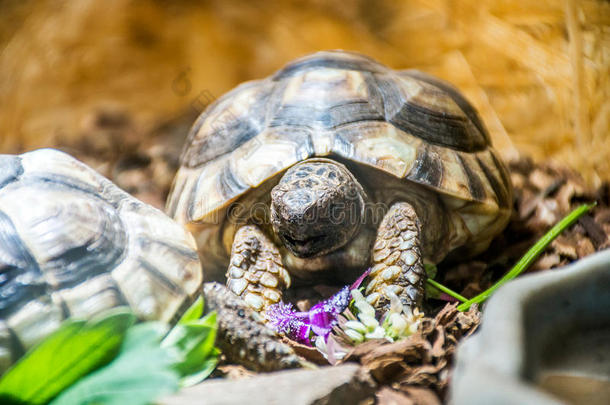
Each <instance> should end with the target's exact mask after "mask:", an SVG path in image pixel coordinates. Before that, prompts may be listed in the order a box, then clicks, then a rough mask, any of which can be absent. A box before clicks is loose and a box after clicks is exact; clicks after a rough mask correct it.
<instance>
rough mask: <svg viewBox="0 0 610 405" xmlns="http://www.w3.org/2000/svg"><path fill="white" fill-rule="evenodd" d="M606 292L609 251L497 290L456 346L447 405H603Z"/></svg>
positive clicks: (609, 346) (609, 319)
mask: <svg viewBox="0 0 610 405" xmlns="http://www.w3.org/2000/svg"><path fill="white" fill-rule="evenodd" d="M608 286H610V251H609V250H606V251H603V252H599V253H596V254H594V255H591V256H589V257H587V258H585V259H582V260H580V261H578V262H576V263H574V264H572V265H570V266H566V267H565V268H563V269H556V270H553V271H548V272H543V273H540V274H535V275H528V276H524V277H521V278H519V279H518V280H514V281H511V282H510V283H507V284H506V285H505V286H502V287H501V288H500V289H499V290H498V291H497V292H496V293H495V294H494V296H492V297H491V299H490V300H489V303H488V304H487V305H486V308H485V311H484V314H483V320H482V327H481V330H480V332H479V333H478V334H476V335H474V336H472V337H471V338H468V339H466V340H465V341H463V342H461V343H460V345H459V347H458V352H457V364H456V368H455V371H454V374H453V379H452V384H451V386H450V393H449V402H450V403H451V404H454V405H466V404H468V405H485V404H495V405H517V404H544V405H551V404H552V405H559V404H566V403H574V402H576V403H583V404H585V403H586V404H607V403H608V402H607V399H608V397H610V385H609V384H608V381H610V366H609V364H610V312H608V308H610V288H608ZM573 401H574V402H573Z"/></svg>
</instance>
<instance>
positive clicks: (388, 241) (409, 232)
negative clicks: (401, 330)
mask: <svg viewBox="0 0 610 405" xmlns="http://www.w3.org/2000/svg"><path fill="white" fill-rule="evenodd" d="M420 235H421V225H420V223H419V219H418V218H417V214H416V212H415V210H414V209H413V207H412V206H411V205H410V204H408V203H406V202H399V203H395V204H393V205H392V206H391V207H390V210H389V211H388V212H387V213H386V214H385V216H384V217H383V221H382V222H381V225H380V226H379V229H378V231H377V239H376V241H375V245H374V246H373V267H372V269H371V273H370V275H369V278H370V282H369V284H368V286H367V288H366V294H367V296H368V297H367V299H368V300H369V302H371V303H372V304H373V305H374V306H375V307H376V308H383V307H387V306H388V304H389V297H388V294H387V292H388V291H391V292H393V293H394V294H396V295H398V297H399V298H400V300H401V301H402V303H403V305H406V306H408V307H410V308H415V307H419V306H420V304H421V300H422V298H423V295H424V281H425V277H426V274H425V271H424V266H423V263H422V257H421V251H420V247H419V246H420Z"/></svg>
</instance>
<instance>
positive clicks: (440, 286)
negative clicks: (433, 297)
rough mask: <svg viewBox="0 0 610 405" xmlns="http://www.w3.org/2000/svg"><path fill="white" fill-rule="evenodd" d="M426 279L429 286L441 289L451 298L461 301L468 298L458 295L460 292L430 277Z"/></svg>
mask: <svg viewBox="0 0 610 405" xmlns="http://www.w3.org/2000/svg"><path fill="white" fill-rule="evenodd" d="M426 281H427V282H428V284H430V285H431V286H433V287H435V288H438V289H439V290H441V291H442V292H444V293H445V294H447V295H450V296H452V297H453V298H455V299H457V300H458V301H462V302H466V301H468V298H466V297H464V296H463V295H460V294H458V293H456V292H455V291H453V290H451V289H449V288H447V287H445V286H444V285H442V284H440V283H437V282H436V281H434V280H432V279H431V278H427V279H426Z"/></svg>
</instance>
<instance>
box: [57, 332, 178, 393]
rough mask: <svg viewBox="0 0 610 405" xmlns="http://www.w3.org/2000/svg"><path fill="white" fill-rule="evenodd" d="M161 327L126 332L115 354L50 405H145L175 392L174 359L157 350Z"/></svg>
mask: <svg viewBox="0 0 610 405" xmlns="http://www.w3.org/2000/svg"><path fill="white" fill-rule="evenodd" d="M165 330H166V328H165V327H164V325H162V324H160V323H157V322H147V323H142V324H139V325H136V326H134V327H132V328H130V329H129V331H128V332H127V336H126V337H125V341H124V343H123V345H122V346H121V351H120V353H119V355H118V356H117V357H116V358H115V359H114V360H113V361H112V362H111V363H109V364H108V365H106V366H105V367H103V368H101V369H99V370H97V371H95V372H93V373H91V374H90V375H88V376H86V377H84V378H82V379H81V380H79V381H78V382H77V383H76V384H74V385H72V386H71V387H70V388H68V389H67V390H65V391H64V392H62V393H61V395H60V396H58V397H57V398H56V399H55V400H54V401H53V402H52V403H51V405H78V404H83V405H84V404H105V405H109V404H116V405H119V404H132V405H140V404H141V405H145V404H149V403H151V402H152V401H154V400H155V399H156V398H158V397H160V396H161V395H166V394H170V393H172V392H174V391H176V390H177V388H178V382H179V376H178V374H177V373H176V371H174V370H173V364H174V363H175V362H176V360H177V359H176V357H175V355H174V354H173V353H172V351H170V350H167V349H165V348H162V347H160V345H159V342H160V341H161V338H162V337H163V335H164V334H165Z"/></svg>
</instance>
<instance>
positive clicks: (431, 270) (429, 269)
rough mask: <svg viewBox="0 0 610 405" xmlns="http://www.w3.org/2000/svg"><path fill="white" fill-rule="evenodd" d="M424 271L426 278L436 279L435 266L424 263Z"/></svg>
mask: <svg viewBox="0 0 610 405" xmlns="http://www.w3.org/2000/svg"><path fill="white" fill-rule="evenodd" d="M424 270H425V271H426V276H427V277H428V278H429V279H434V278H436V273H437V272H438V269H437V268H436V265H435V264H432V263H424Z"/></svg>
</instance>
